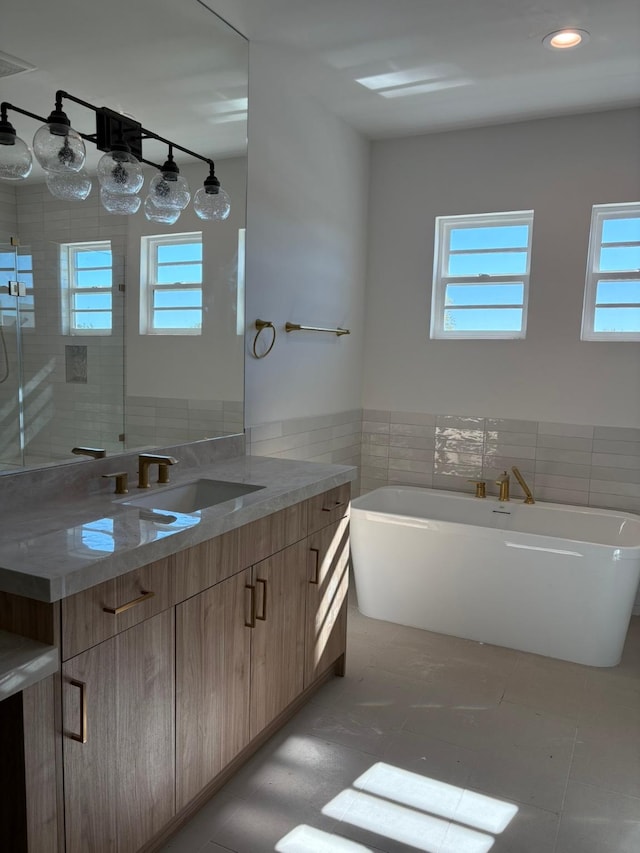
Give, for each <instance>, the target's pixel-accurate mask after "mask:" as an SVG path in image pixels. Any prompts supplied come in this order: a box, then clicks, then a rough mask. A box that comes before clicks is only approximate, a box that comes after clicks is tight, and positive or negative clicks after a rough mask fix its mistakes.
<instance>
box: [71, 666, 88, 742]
mask: <svg viewBox="0 0 640 853" xmlns="http://www.w3.org/2000/svg"><path fill="white" fill-rule="evenodd" d="M69 684H70V685H71V686H72V687H78V688H79V689H80V734H79V735H77V734H75V732H71V734H70V737H71V739H72V740H77V741H78V743H86V742H87V684H86V682H85V681H76V680H75V679H74V678H71V679H70V680H69Z"/></svg>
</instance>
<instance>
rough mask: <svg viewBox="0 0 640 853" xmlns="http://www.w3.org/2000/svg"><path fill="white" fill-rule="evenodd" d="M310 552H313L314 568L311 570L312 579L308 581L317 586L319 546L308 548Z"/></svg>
mask: <svg viewBox="0 0 640 853" xmlns="http://www.w3.org/2000/svg"><path fill="white" fill-rule="evenodd" d="M309 550H310V551H311V553H312V554H315V558H316V560H315V568H314V570H313V580H310V581H309V583H312V584H313V585H314V586H318V584H319V583H320V549H319V548H309Z"/></svg>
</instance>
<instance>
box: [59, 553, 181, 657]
mask: <svg viewBox="0 0 640 853" xmlns="http://www.w3.org/2000/svg"><path fill="white" fill-rule="evenodd" d="M171 586H172V585H171V574H170V563H169V558H168V557H167V558H165V559H164V560H158V561H157V562H155V563H149V565H147V566H142V567H141V568H139V569H134V571H132V572H128V573H127V574H126V575H122V576H121V577H119V578H115V579H114V580H110V581H105V583H101V584H98V585H97V586H94V587H91V589H86V590H83V592H78V593H76V595H71V596H69V598H65V599H63V601H62V659H63V660H68V659H69V658H71V657H73V656H74V655H77V654H78V653H79V652H82V651H84V650H85V649H88V648H90V647H91V646H95V645H96V644H97V643H101V642H102V641H103V640H108V639H109V638H110V637H115V635H116V634H119V633H120V632H121V631H126V629H127V628H131V627H132V626H133V625H137V624H138V623H139V622H142V621H143V620H145V619H148V618H149V617H151V616H154V615H155V614H156V613H160V612H162V611H163V610H166V609H167V608H168V607H170V606H171V604H172V603H173V594H172V590H171ZM148 593H153V595H148ZM114 610H115V611H117V612H116V613H113V612H109V611H114Z"/></svg>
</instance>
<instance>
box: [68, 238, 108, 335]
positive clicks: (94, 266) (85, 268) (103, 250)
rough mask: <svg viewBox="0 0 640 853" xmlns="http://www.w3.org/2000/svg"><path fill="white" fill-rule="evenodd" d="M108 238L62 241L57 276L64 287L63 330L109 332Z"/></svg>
mask: <svg viewBox="0 0 640 853" xmlns="http://www.w3.org/2000/svg"><path fill="white" fill-rule="evenodd" d="M111 266H112V256H111V242H110V241H109V240H101V241H98V242H91V243H63V244H62V246H61V247H60V278H61V282H62V288H63V291H66V297H67V311H66V316H64V317H63V332H64V333H66V334H69V335H110V334H111V326H112V276H111Z"/></svg>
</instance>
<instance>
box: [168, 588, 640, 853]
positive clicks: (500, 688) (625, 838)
mask: <svg viewBox="0 0 640 853" xmlns="http://www.w3.org/2000/svg"><path fill="white" fill-rule="evenodd" d="M354 604H355V595H354V594H353V592H352V593H351V596H350V608H349V644H348V652H347V675H346V677H345V678H336V679H332V680H331V681H330V682H328V683H327V684H326V685H324V686H323V687H322V688H321V689H320V690H319V691H318V692H317V693H316V694H314V696H313V697H312V699H311V701H310V703H308V704H307V705H306V706H305V708H303V709H302V710H301V711H300V712H299V713H298V714H297V715H296V716H295V717H294V718H293V719H292V720H291V721H290V722H289V723H288V724H287V725H286V726H285V727H284V729H282V730H281V731H280V732H278V733H277V734H276V735H275V736H274V737H273V738H271V739H270V740H269V741H268V742H267V743H266V744H265V745H264V746H263V747H262V748H261V749H260V750H259V751H258V752H257V753H256V755H255V756H253V758H252V759H251V760H250V761H249V762H248V763H247V765H245V767H244V768H242V769H241V770H240V771H239V772H238V773H237V774H236V775H235V776H234V777H233V779H232V780H231V781H230V782H229V783H228V784H227V786H226V787H225V788H224V789H223V790H222V791H221V792H220V793H219V794H218V795H216V796H215V797H214V798H213V799H212V800H211V801H210V802H209V803H208V804H207V805H206V806H205V807H204V808H203V809H202V810H201V811H200V812H199V813H198V814H197V815H196V817H195V818H193V820H192V821H191V822H190V823H189V824H188V825H187V826H186V827H185V828H184V829H183V830H182V831H181V832H179V833H178V834H177V835H176V836H174V838H173V839H172V840H171V841H170V842H169V843H168V844H167V845H166V846H165V848H163V852H162V853H227V851H230V853H263V851H264V853H266V851H273V850H275V845H276V844H277V842H278V840H279V839H280V838H282V837H284V836H285V835H286V834H287V833H288V832H290V831H291V830H292V829H294V827H295V826H298V825H300V824H307V825H309V826H312V827H316V828H318V829H321V830H323V831H325V832H328V833H333V834H335V835H337V836H342V837H345V838H349V839H351V840H352V841H354V842H357V843H359V844H361V845H363V846H365V847H366V848H368V849H369V850H371V851H373V852H374V853H415V851H416V850H420V849H427V848H426V847H425V843H424V841H421V842H420V844H422V847H421V846H420V844H418V845H417V846H416V845H413V846H411V845H408V844H407V843H406V842H405V841H398V840H395V841H394V840H392V839H389V838H388V837H386V836H385V832H384V831H383V829H382V826H378V827H377V831H373V829H372V827H369V829H364V828H362V827H358V826H356V825H354V824H351V823H349V822H348V821H346V820H340V821H337V820H336V819H335V818H334V817H331V816H327V815H326V814H323V813H322V809H323V807H325V806H326V804H327V803H329V802H331V801H332V800H333V799H334V798H335V797H337V796H340V795H341V794H342V793H343V792H349V791H353V790H354V789H353V783H354V782H355V781H356V780H357V778H358V777H359V776H361V774H362V773H363V772H365V771H366V770H367V769H368V768H370V767H371V766H373V765H374V764H376V763H377V762H384V763H386V764H388V765H390V766H392V767H398V768H402V769H404V770H408V771H410V772H412V773H416V774H419V775H420V776H423V777H428V778H430V779H434V780H438V781H439V782H442V783H445V784H448V785H455V786H457V787H459V788H460V789H461V790H468V791H475V792H477V793H480V794H483V795H485V796H488V797H493V798H495V799H496V800H499V801H502V802H510V803H514V804H515V805H516V806H517V812H516V814H515V816H514V817H513V820H512V821H511V823H510V824H509V825H508V826H507V827H506V828H505V829H504V831H503V832H501V833H499V834H497V835H496V837H495V839H494V840H493V841H492V846H491V853H631V852H632V851H633V853H638V851H639V850H640V834H639V833H640V751H639V747H638V744H640V619H638V618H634V619H632V622H631V626H630V631H629V636H628V639H627V643H626V646H625V651H624V654H623V658H622V661H621V663H620V665H619V666H617V667H613V668H609V669H597V668H593V667H582V666H580V665H578V664H570V663H567V662H564V661H555V660H552V659H550V658H544V657H540V656H537V655H528V654H526V653H522V652H515V651H513V650H509V649H502V648H500V647H497V646H489V645H485V644H482V643H475V642H472V641H469V640H462V639H459V638H455V637H447V636H445V635H441V634H434V633H431V632H427V631H420V630H418V629H415V628H406V627H403V626H399V625H393V624H391V623H388V622H379V621H376V620H371V619H367V618H366V617H364V616H362V614H360V613H359V612H358V611H357V609H356V608H355V606H354ZM392 799H393V797H391V800H392ZM375 811H376V809H374V810H373V813H374V814H375ZM425 814H426V815H427V817H428V812H425ZM432 817H433V816H432ZM427 823H428V821H427ZM425 825H426V824H425ZM558 827H559V829H558ZM374 829H375V827H374ZM440 829H442V827H440ZM445 830H446V834H447V839H448V841H447V843H448V844H449V847H446V845H445V847H443V848H441V849H444V850H446V851H447V853H450V851H453V853H459V851H460V850H462V849H464V847H463V846H462V847H461V846H460V844H461V842H460V839H459V838H458V836H459V834H460V832H461V830H460V826H459V825H458V824H456V823H455V822H454V823H453V824H452V826H451V827H450V828H449V829H446V827H445ZM473 831H475V830H473V829H472V832H473ZM556 833H558V840H557V846H556V843H555V836H556ZM456 834H458V835H456ZM485 834H486V833H485ZM463 835H464V833H463ZM490 840H491V839H490ZM336 849H337V850H338V849H339V847H337V848H336Z"/></svg>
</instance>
